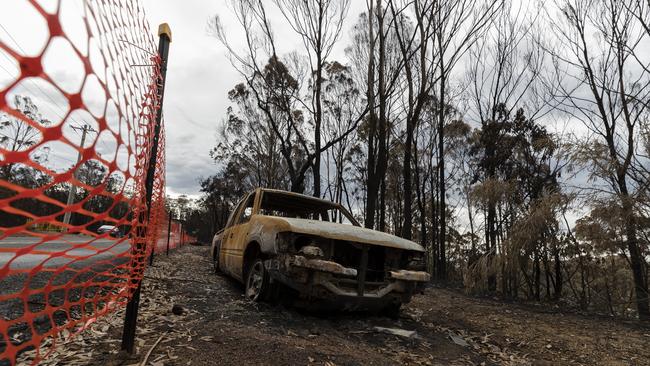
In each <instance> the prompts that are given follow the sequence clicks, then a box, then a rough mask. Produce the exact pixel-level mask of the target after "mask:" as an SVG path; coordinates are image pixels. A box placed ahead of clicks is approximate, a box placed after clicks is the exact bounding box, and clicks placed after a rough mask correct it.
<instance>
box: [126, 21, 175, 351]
mask: <svg viewBox="0 0 650 366" xmlns="http://www.w3.org/2000/svg"><path fill="white" fill-rule="evenodd" d="M158 37H160V39H159V42H158V54H159V55H160V81H159V84H158V90H157V92H158V96H159V106H158V111H157V114H156V124H155V125H154V134H153V142H152V146H151V157H150V159H149V169H148V170H147V176H146V181H145V188H146V201H147V216H146V218H143V217H142V216H141V217H140V218H139V219H140V220H142V221H141V225H142V224H143V223H145V222H146V225H148V223H149V220H150V214H151V196H152V195H153V181H154V176H155V174H156V157H157V155H158V141H159V140H160V128H161V121H162V106H163V96H164V95H165V79H166V76H167V57H168V55H169V44H170V43H171V41H172V31H171V29H170V28H169V25H168V24H167V23H163V24H161V25H160V26H159V27H158ZM145 231H146V226H145ZM139 234H140V233H139ZM145 234H146V233H145ZM141 245H142V244H141V243H138V246H137V247H136V250H135V253H136V254H139V253H141V252H142V251H143V250H146V248H143V247H142V246H141ZM154 249H155V248H152V251H151V259H150V261H153V250H154ZM141 284H142V281H140V282H138V285H137V287H136V289H135V291H134V292H133V295H132V297H131V299H130V300H129V302H128V304H127V305H126V312H125V314H124V328H123V331H122V350H125V351H126V352H128V353H133V349H134V344H135V330H136V325H137V320H138V306H139V304H140V286H141Z"/></svg>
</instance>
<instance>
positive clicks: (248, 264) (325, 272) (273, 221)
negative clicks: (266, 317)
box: [211, 188, 429, 315]
mask: <svg viewBox="0 0 650 366" xmlns="http://www.w3.org/2000/svg"><path fill="white" fill-rule="evenodd" d="M423 252H424V250H423V248H422V247H421V246H420V245H419V244H417V243H414V242H412V241H409V240H405V239H402V238H399V237H396V236H393V235H389V234H386V233H382V232H379V231H375V230H370V229H366V228H362V227H360V226H359V224H358V223H357V222H356V221H355V220H354V218H353V217H352V215H351V214H350V213H349V212H348V211H347V210H345V208H343V207H342V206H341V205H338V204H335V203H332V202H330V201H326V200H322V199H318V198H314V197H310V196H305V195H301V194H296V193H291V192H285V191H279V190H271V189H261V188H258V189H256V190H255V191H253V192H251V193H249V194H248V195H247V196H246V197H244V198H243V199H242V200H241V201H240V202H239V204H238V205H237V206H236V208H235V209H234V210H233V212H232V213H231V215H230V217H229V219H228V222H227V224H226V226H225V228H224V229H223V230H222V231H221V232H219V233H217V235H215V237H214V240H213V242H212V248H211V256H212V260H213V264H214V268H215V271H221V272H224V273H226V274H228V275H230V276H232V277H234V278H236V279H237V280H239V281H241V282H243V283H244V285H245V287H246V290H245V291H246V295H247V296H248V297H249V298H250V299H252V300H254V301H262V300H275V299H276V298H277V297H278V294H279V293H280V289H281V288H284V289H287V288H289V289H292V293H293V294H297V295H298V297H299V298H300V299H302V300H308V301H311V300H318V301H319V302H321V303H328V304H331V305H333V306H335V307H337V308H339V309H345V310H362V309H377V310H384V311H386V312H387V313H392V314H393V315H394V314H395V313H396V312H398V311H399V307H400V306H401V304H402V303H405V302H408V301H410V299H411V297H412V295H413V294H414V293H416V292H418V291H421V290H422V289H423V286H424V283H426V282H427V281H429V274H428V273H426V272H424V271H423V270H424V262H423Z"/></svg>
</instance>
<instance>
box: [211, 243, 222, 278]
mask: <svg viewBox="0 0 650 366" xmlns="http://www.w3.org/2000/svg"><path fill="white" fill-rule="evenodd" d="M220 249H221V245H220V243H217V244H216V245H215V246H214V256H213V257H212V269H213V270H214V273H220V272H221V268H220V267H219V250H220Z"/></svg>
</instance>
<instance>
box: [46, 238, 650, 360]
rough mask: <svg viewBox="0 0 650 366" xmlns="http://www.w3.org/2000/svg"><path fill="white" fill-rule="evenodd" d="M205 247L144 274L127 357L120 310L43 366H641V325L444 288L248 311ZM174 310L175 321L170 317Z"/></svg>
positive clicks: (648, 338) (644, 333)
mask: <svg viewBox="0 0 650 366" xmlns="http://www.w3.org/2000/svg"><path fill="white" fill-rule="evenodd" d="M208 251H209V248H207V247H193V246H188V247H184V248H181V249H179V250H177V251H175V252H174V253H173V254H172V255H170V257H169V258H167V257H165V256H159V257H156V261H155V264H154V267H152V268H149V269H148V270H147V274H146V277H145V280H144V285H143V286H144V287H143V293H142V300H141V311H140V317H139V319H138V322H139V324H138V326H139V328H138V339H137V342H136V346H137V347H136V348H137V355H136V356H132V357H131V358H128V357H126V356H125V355H123V354H118V350H119V345H120V334H121V324H122V316H123V315H122V314H121V313H117V314H114V315H112V316H110V317H108V318H107V319H103V320H102V321H99V322H97V323H96V324H95V325H93V327H92V328H91V329H90V330H88V331H86V332H84V334H83V335H82V336H81V337H77V338H76V339H75V340H73V341H71V342H68V343H67V344H64V345H63V346H60V347H59V348H58V349H57V351H56V354H53V355H52V356H51V357H49V358H48V359H47V360H46V364H66V365H72V364H109V365H110V364H113V365H117V364H124V365H129V364H137V363H138V362H142V361H143V360H144V358H145V357H147V362H146V364H148V365H153V366H160V365H396V364H404V365H481V364H485V365H564V364H567V365H573V364H575V365H596V364H597V365H650V326H648V325H643V324H639V323H638V322H633V321H630V322H623V321H621V320H612V319H608V318H601V317H594V316H583V315H575V314H563V313H561V312H558V311H557V310H553V311H548V310H546V311H545V310H543V309H542V307H540V308H539V309H537V308H536V307H532V306H527V305H517V304H506V303H503V302H499V301H495V300H488V299H479V298H473V297H468V296H465V295H463V294H461V293H458V292H455V291H451V290H446V289H438V288H430V289H427V290H426V291H425V294H424V295H419V296H417V297H416V298H415V299H414V301H413V302H412V303H410V304H408V305H407V306H406V307H405V308H404V309H403V310H402V314H401V316H400V318H399V319H397V320H393V319H388V318H383V317H376V316H372V315H369V314H330V315H327V316H323V315H320V316H318V315H315V314H308V313H304V312H301V311H298V310H296V309H292V308H284V307H282V306H280V305H276V306H271V305H266V304H254V303H251V302H249V301H247V300H246V299H245V298H244V296H243V294H242V292H243V291H242V287H241V285H239V284H238V283H236V282H235V281H233V280H231V279H229V278H228V277H225V276H222V275H216V274H213V273H212V271H211V266H210V261H209V258H208ZM173 305H178V306H181V307H182V308H183V309H182V310H183V313H182V314H181V315H174V314H173V313H172V310H171V309H172V307H173ZM178 306H177V309H178ZM545 309H547V308H545ZM383 328H389V329H397V330H403V331H408V332H404V333H405V334H402V335H396V334H392V333H390V330H386V329H383ZM154 345H155V346H154ZM147 354H148V356H147Z"/></svg>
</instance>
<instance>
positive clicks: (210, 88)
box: [143, 0, 365, 195]
mask: <svg viewBox="0 0 650 366" xmlns="http://www.w3.org/2000/svg"><path fill="white" fill-rule="evenodd" d="M226 3H227V1H223V0H213V1H205V0H184V1H174V0H162V1H161V0H143V4H144V7H145V10H146V12H147V14H148V17H149V22H150V24H151V27H152V30H154V31H156V30H157V27H158V24H160V23H163V22H167V23H169V25H170V27H171V29H172V44H171V48H170V52H169V65H168V71H167V85H166V90H165V102H164V103H165V104H164V113H165V123H166V129H167V192H168V194H171V195H178V194H190V195H195V194H198V193H199V188H200V187H199V183H198V180H199V178H200V177H207V176H209V175H211V174H214V173H215V172H216V170H217V167H216V165H215V164H214V162H213V161H212V160H211V159H210V157H209V155H208V153H209V151H210V149H211V148H212V147H213V146H215V144H216V142H217V125H218V124H220V123H221V122H222V120H223V118H224V116H225V114H226V108H227V107H228V105H229V104H228V98H227V93H228V91H229V90H230V89H232V87H233V86H234V85H235V84H236V83H237V82H240V81H241V77H240V75H238V74H237V72H236V71H235V70H234V69H233V68H232V66H231V65H230V62H229V61H228V59H227V55H226V50H225V48H224V47H223V46H222V45H221V44H219V42H218V41H217V40H216V39H215V38H214V37H212V36H210V35H209V34H208V31H207V24H208V21H209V19H210V18H211V17H213V16H214V15H216V14H219V15H220V16H221V20H222V22H223V24H224V26H225V27H226V29H227V31H228V32H229V37H230V40H231V42H232V43H233V44H234V45H235V46H238V45H241V46H243V44H242V43H241V41H242V37H241V29H240V28H239V27H238V24H236V23H235V22H234V21H233V20H232V12H231V11H230V9H229V8H228V6H226V5H225V4H226ZM269 3H270V1H269ZM364 6H365V2H363V1H353V2H352V6H351V9H350V12H349V14H348V18H347V21H346V26H345V29H344V31H343V32H342V35H341V40H340V42H339V47H338V48H337V49H336V50H335V52H334V56H335V57H337V58H338V59H341V58H342V57H343V56H344V55H343V48H344V47H345V45H347V44H348V43H349V29H350V27H351V26H352V24H354V23H355V22H356V20H357V17H358V15H359V13H360V12H361V11H363V8H364ZM271 18H272V19H276V20H278V21H277V22H276V23H277V25H278V26H279V25H280V24H281V22H280V21H281V20H282V19H281V15H280V14H273V16H272V17H271ZM275 31H276V32H277V33H278V35H279V36H278V39H279V40H280V43H281V45H280V47H281V50H283V51H285V52H288V51H290V50H298V51H302V48H301V47H302V44H301V43H300V40H299V39H298V38H297V37H296V36H294V35H293V34H292V32H291V30H290V29H289V27H288V26H287V27H283V28H280V27H276V29H275ZM343 61H345V60H343Z"/></svg>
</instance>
